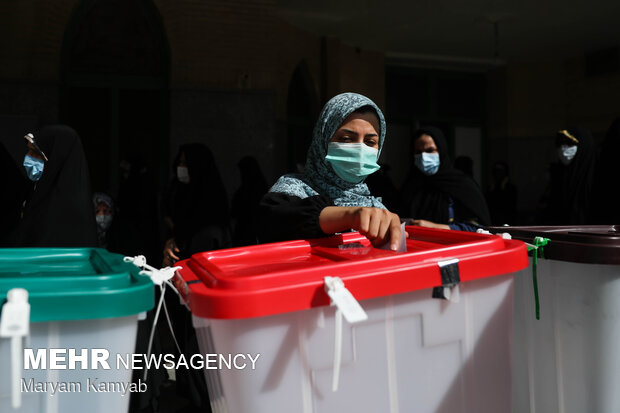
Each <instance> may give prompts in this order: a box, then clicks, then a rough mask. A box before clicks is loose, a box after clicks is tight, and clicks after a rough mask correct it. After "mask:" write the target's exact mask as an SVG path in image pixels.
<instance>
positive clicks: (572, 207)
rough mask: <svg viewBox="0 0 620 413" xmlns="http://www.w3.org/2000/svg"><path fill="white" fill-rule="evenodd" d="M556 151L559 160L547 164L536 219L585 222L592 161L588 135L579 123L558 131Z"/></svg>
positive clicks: (547, 222)
mask: <svg viewBox="0 0 620 413" xmlns="http://www.w3.org/2000/svg"><path fill="white" fill-rule="evenodd" d="M556 150H557V153H558V158H559V162H557V163H555V164H552V165H551V169H550V180H549V184H548V186H547V189H546V191H545V194H544V196H543V199H542V200H541V204H540V205H539V209H540V210H541V211H542V214H541V216H540V218H539V220H538V221H539V223H540V224H544V225H584V224H589V223H590V222H588V221H589V219H588V218H589V216H590V206H591V194H592V180H593V178H594V168H595V161H596V151H595V148H594V140H593V139H592V134H591V133H590V131H589V130H587V129H585V128H583V127H579V126H576V127H572V128H568V129H564V130H561V131H558V133H557V134H556Z"/></svg>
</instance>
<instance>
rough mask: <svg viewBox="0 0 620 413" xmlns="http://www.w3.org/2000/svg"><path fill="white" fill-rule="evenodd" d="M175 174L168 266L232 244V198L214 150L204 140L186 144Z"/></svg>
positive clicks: (168, 211)
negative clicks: (230, 199)
mask: <svg viewBox="0 0 620 413" xmlns="http://www.w3.org/2000/svg"><path fill="white" fill-rule="evenodd" d="M172 173H173V178H172V181H171V182H170V187H169V189H168V192H167V194H166V197H165V200H164V202H165V204H164V214H165V218H164V220H165V224H166V227H167V230H168V236H167V237H166V239H167V241H166V245H165V246H164V265H171V264H172V263H174V262H175V261H176V260H178V259H183V258H189V257H190V256H191V255H192V254H194V253H196V252H202V251H208V250H214V249H220V248H226V247H230V246H231V234H230V211H229V209H228V197H227V195H226V190H225V188H224V184H223V183H222V179H221V178H220V173H219V171H218V169H217V165H216V164H215V159H214V158H213V155H212V154H211V151H210V150H209V149H208V148H207V147H206V146H205V145H203V144H201V143H189V144H185V145H182V146H181V147H180V148H179V153H178V154H177V156H176V158H175V161H174V164H173V170H172Z"/></svg>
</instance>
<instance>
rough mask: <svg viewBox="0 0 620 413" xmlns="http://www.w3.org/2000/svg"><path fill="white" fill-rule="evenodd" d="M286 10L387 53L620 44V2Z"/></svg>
mask: <svg viewBox="0 0 620 413" xmlns="http://www.w3.org/2000/svg"><path fill="white" fill-rule="evenodd" d="M277 3H278V5H277V8H278V13H279V15H280V16H281V17H282V18H284V19H285V20H287V21H288V22H290V23H291V24H293V25H295V26H298V27H301V28H304V29H306V30H308V31H310V32H313V33H316V34H318V35H325V36H335V37H338V38H340V39H341V40H342V41H343V42H345V43H347V44H350V45H352V46H356V47H360V48H362V49H370V50H379V51H383V52H385V53H386V57H387V59H393V60H398V59H401V60H412V61H414V60H415V61H421V62H422V61H425V60H427V61H438V62H441V61H444V62H450V61H454V62H468V61H471V62H473V63H480V64H494V63H501V62H504V61H506V60H511V59H528V58H544V57H547V58H565V57H571V56H579V55H583V53H584V52H588V51H596V50H600V49H605V48H609V47H614V46H617V45H618V44H620V24H619V21H618V20H619V18H620V0H593V1H589V2H587V1H584V0H562V1H560V0H539V1H533V0H524V1H517V0H512V1H507V0H409V1H407V0H383V1H381V0H355V1H353V0H336V1H334V0H331V1H330V0H314V1H308V0H277Z"/></svg>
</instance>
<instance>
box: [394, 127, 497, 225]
mask: <svg viewBox="0 0 620 413" xmlns="http://www.w3.org/2000/svg"><path fill="white" fill-rule="evenodd" d="M412 151H413V154H414V162H413V163H412V165H411V168H410V170H409V175H408V177H407V180H406V181H405V184H404V186H403V189H402V191H401V200H402V201H401V210H400V216H401V217H407V218H410V220H409V221H410V223H411V224H413V225H420V226H425V227H431V228H442V229H454V230H460V231H476V229H478V228H479V227H480V226H484V225H489V224H490V216H489V210H488V208H487V204H486V201H485V199H484V196H483V194H482V191H481V190H480V187H479V186H478V184H476V182H475V181H474V180H473V179H471V178H470V177H469V176H467V175H465V174H464V173H463V172H461V171H459V170H457V169H456V168H454V167H453V166H452V163H451V162H450V157H449V155H448V143H447V142H446V139H445V137H444V136H443V133H442V132H441V131H440V130H439V129H437V128H435V127H425V128H422V129H419V130H417V131H415V132H414V134H413V145H412Z"/></svg>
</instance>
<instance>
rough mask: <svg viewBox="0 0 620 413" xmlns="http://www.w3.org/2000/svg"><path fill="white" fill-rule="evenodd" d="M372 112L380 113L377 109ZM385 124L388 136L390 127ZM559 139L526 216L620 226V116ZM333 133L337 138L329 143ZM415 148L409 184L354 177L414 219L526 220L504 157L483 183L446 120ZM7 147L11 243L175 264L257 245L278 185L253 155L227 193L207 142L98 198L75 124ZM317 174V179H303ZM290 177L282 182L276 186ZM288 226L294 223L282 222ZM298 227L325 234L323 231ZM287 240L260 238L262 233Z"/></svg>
mask: <svg viewBox="0 0 620 413" xmlns="http://www.w3.org/2000/svg"><path fill="white" fill-rule="evenodd" d="M370 102H372V101H370ZM366 106H370V107H372V104H369V105H366ZM372 112H373V113H380V112H378V108H376V107H372ZM325 116H327V115H325ZM338 119H339V120H340V121H343V119H340V118H338ZM378 119H383V118H382V115H380V116H379V117H378ZM382 122H385V121H384V120H382ZM382 125H383V123H382ZM336 126H339V125H336ZM379 129H381V131H380V136H384V135H383V134H385V127H383V128H381V127H379ZM315 133H317V132H316V130H315ZM328 135H329V134H328ZM555 135H556V142H555V146H556V149H557V161H556V162H554V163H552V164H551V165H550V166H549V181H548V184H547V186H546V189H545V191H544V193H543V194H541V196H540V200H539V203H538V205H536V207H535V211H536V217H535V221H534V222H532V221H530V222H527V224H536V225H584V224H610V223H613V222H615V221H616V220H617V218H618V212H617V208H615V205H614V204H613V203H612V202H609V199H610V198H609V191H610V188H611V187H612V186H611V184H612V180H613V178H614V177H615V170H616V168H615V160H614V156H615V155H614V154H615V153H616V152H617V151H616V149H617V147H618V146H619V145H620V117H619V118H618V119H616V120H614V121H613V123H612V124H611V126H610V127H609V130H608V131H607V134H606V136H605V138H604V140H602V142H601V143H600V145H596V143H595V140H594V138H593V136H592V134H591V133H590V131H588V130H587V129H585V128H583V127H579V126H575V127H568V128H566V129H560V130H558V131H557V132H556V134H555ZM388 136H389V134H388ZM327 138H330V139H331V136H323V137H322V138H321V139H323V140H325V139H327ZM382 139H383V137H382ZM315 140H317V142H318V138H315ZM328 143H329V142H328ZM317 145H319V144H318V143H313V146H311V148H310V150H309V157H308V162H307V164H306V168H307V170H306V172H305V174H306V175H307V176H309V175H308V174H309V172H308V171H312V170H313V168H314V169H318V170H319V172H320V171H322V170H323V169H325V171H326V172H325V173H324V174H323V175H326V176H327V172H329V173H333V172H334V170H335V168H338V167H339V166H338V165H339V164H338V163H337V161H330V160H329V158H330V156H331V155H330V156H328V155H329V153H328V151H327V147H325V143H324V142H323V143H320V145H321V150H320V151H319V150H318V149H316V148H315V146H317ZM329 145H332V143H329ZM330 147H331V146H330ZM343 147H344V146H341V147H340V148H338V150H340V151H342V150H343V149H342V148H343ZM331 150H332V151H335V150H336V148H334V149H331ZM378 151H379V152H380V149H378ZM410 151H411V158H412V162H411V164H410V166H409V172H408V174H407V176H406V179H405V181H404V183H403V185H402V186H401V187H400V188H398V187H397V186H396V185H395V184H394V182H393V181H392V179H391V178H390V165H386V164H381V165H379V164H378V161H377V163H376V167H375V168H372V170H370V171H369V173H368V174H367V175H365V176H364V177H363V179H361V180H360V182H356V185H363V187H364V191H369V194H372V195H373V196H375V197H376V199H377V200H378V201H377V202H379V201H380V203H381V205H384V206H385V207H386V208H387V209H388V210H390V211H393V212H396V213H398V215H399V217H400V218H401V219H403V220H407V222H408V223H409V224H411V225H422V226H428V227H434V228H443V229H453V230H454V229H456V230H465V231H475V230H476V229H478V228H480V227H485V226H489V225H520V224H523V222H522V221H520V220H519V217H518V211H517V200H518V189H517V187H516V186H515V184H514V183H513V182H512V180H511V178H510V170H509V166H508V164H507V163H506V162H503V161H496V162H495V163H493V164H492V167H491V168H490V169H491V174H490V179H489V184H488V185H487V187H486V188H485V189H483V188H481V187H480V186H479V184H478V183H477V182H476V181H475V180H474V178H473V176H472V175H473V174H472V161H471V159H470V158H467V157H463V156H458V157H457V158H456V160H455V162H454V163H453V162H451V159H450V148H449V147H448V142H447V140H446V138H445V136H444V133H443V131H442V130H440V129H439V128H437V127H433V126H424V127H422V128H420V129H417V130H414V131H412V135H411V147H410ZM315 152H316V153H315ZM323 152H325V153H323ZM0 155H1V156H2V158H3V159H2V165H3V171H4V172H3V174H4V176H5V177H6V179H5V182H6V185H7V190H6V191H5V194H6V198H5V200H4V201H3V202H2V213H1V217H2V228H3V230H2V238H1V242H2V246H16V247H21V246H60V247H62V246H99V247H103V248H107V249H109V250H110V251H113V252H120V253H123V254H126V255H137V254H142V255H145V256H146V257H147V258H148V260H149V261H150V262H155V263H158V264H159V263H161V264H162V265H172V264H173V263H174V262H175V261H177V260H179V259H183V258H187V257H189V256H191V255H192V254H193V253H195V252H199V251H206V250H212V249H220V248H227V247H232V246H244V245H252V244H256V243H258V242H259V238H260V237H259V234H258V233H257V231H258V230H260V228H257V225H256V224H257V223H258V222H259V221H260V219H259V215H258V214H259V208H258V206H259V203H260V202H261V199H263V197H264V196H265V194H267V193H268V192H269V188H270V187H271V184H270V183H269V182H268V181H267V179H266V178H265V176H264V175H263V173H262V171H261V168H260V165H259V163H258V161H257V160H256V159H255V158H254V157H252V156H245V157H243V158H242V159H240V161H239V162H238V168H239V177H240V182H241V184H240V186H239V188H238V189H237V190H236V191H235V193H234V194H232V196H231V198H229V197H228V194H227V191H226V189H225V187H224V184H223V182H222V179H221V176H220V172H219V170H218V167H217V161H216V159H215V158H214V156H213V154H212V153H211V151H210V150H209V148H208V147H207V146H206V145H205V144H203V143H188V144H184V145H182V146H180V147H179V149H178V153H177V155H176V157H175V158H174V161H173V165H172V170H171V174H170V181H169V183H168V185H167V187H166V189H165V190H164V191H158V188H156V186H155V184H154V179H153V177H152V176H151V174H150V172H149V171H148V168H147V166H146V165H145V163H144V162H143V161H142V159H141V157H140V156H139V155H135V154H133V155H128V156H126V157H125V159H124V160H123V161H122V162H121V165H120V174H119V175H120V182H119V185H118V188H119V189H118V192H117V194H115V196H114V197H113V196H112V195H111V194H109V193H104V192H96V193H94V194H93V195H91V188H90V183H89V174H88V166H87V163H86V157H85V156H84V151H83V149H82V144H81V141H80V138H79V136H78V135H77V133H76V132H75V131H74V130H73V129H71V128H70V127H67V126H60V125H56V126H47V127H44V128H42V129H41V130H40V131H38V132H37V133H35V134H34V135H33V134H29V135H27V136H26V138H25V139H24V138H22V137H13V139H11V140H8V139H4V140H3V145H2V146H1V147H0ZM326 156H327V158H328V160H327V161H325V159H324V158H325V157H326ZM335 156H336V155H335ZM337 156H340V155H337ZM317 157H320V158H321V159H319V160H317V159H315V158H317ZM321 163H323V164H324V165H323V164H321ZM319 164H321V165H319ZM336 172H337V173H338V172H339V171H338V170H336ZM340 172H342V171H340ZM371 172H372V173H371ZM321 173H323V172H321ZM319 176H320V181H321V182H323V184H317V183H314V182H312V183H311V185H310V186H311V187H312V188H313V190H316V188H318V187H320V186H321V185H327V184H325V182H329V179H328V178H326V177H325V176H322V175H320V174H319ZM309 179H314V178H307V179H306V180H305V181H304V182H305V183H307V182H306V181H308V180H309ZM336 179H340V178H339V177H338V176H337V178H336ZM316 180H317V181H319V178H316ZM334 182H338V183H340V182H339V181H334ZM281 185H282V182H281V181H279V183H276V184H275V186H276V187H278V186H281ZM352 188H354V187H351V188H348V187H347V196H353V195H351V190H352ZM356 190H357V189H356ZM159 192H161V194H160V193H159ZM269 197H271V198H273V195H269V196H268V198H269ZM229 200H231V202H230V201H229ZM371 204H372V205H370V204H369V205H370V206H373V205H374V203H372V202H371ZM282 222H286V221H279V222H278V224H281V223H282ZM263 223H264V220H263ZM298 224H299V221H291V222H290V225H298ZM290 225H289V227H290ZM281 226H282V225H274V226H273V227H272V228H271V229H270V230H269V231H267V232H268V233H271V234H272V235H273V234H275V233H276V232H277V231H276V230H277V228H279V227H281ZM284 226H285V227H286V225H284ZM315 229H316V228H315ZM319 229H320V228H319ZM285 230H286V228H284V229H283V231H284V232H286V231H285ZM264 232H265V231H263V233H264ZM293 235H294V236H297V235H298V236H300V237H308V236H321V235H324V234H323V233H322V232H321V231H320V230H319V231H318V232H312V233H311V232H308V233H306V232H303V231H301V232H299V233H294V234H293ZM278 238H279V237H278V236H275V235H274V236H270V235H265V234H263V239H262V240H263V241H265V240H267V241H268V240H276V239H278Z"/></svg>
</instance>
